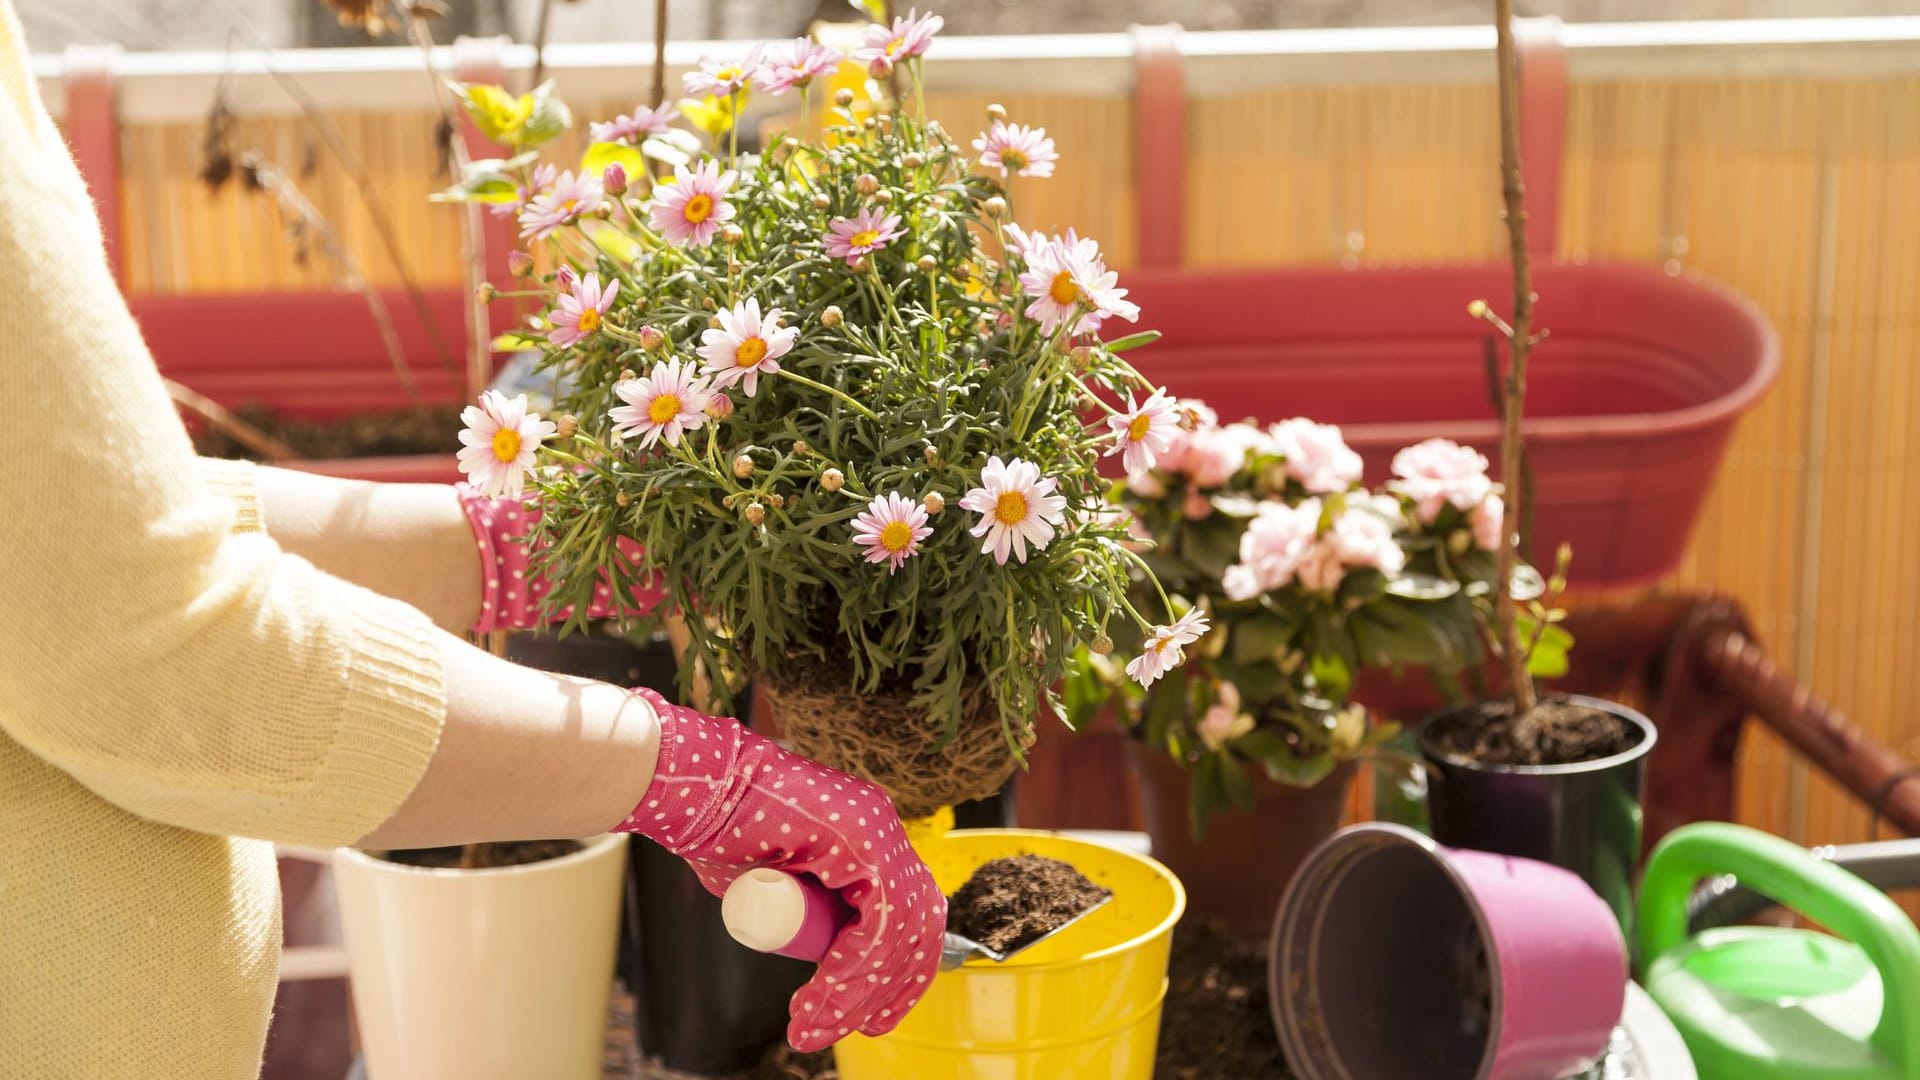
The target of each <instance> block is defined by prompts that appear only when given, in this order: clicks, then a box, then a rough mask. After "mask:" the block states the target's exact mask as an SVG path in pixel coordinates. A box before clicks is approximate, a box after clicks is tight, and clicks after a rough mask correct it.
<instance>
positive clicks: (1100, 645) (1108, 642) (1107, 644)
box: [996, 106, 1113, 656]
mask: <svg viewBox="0 0 1920 1080" xmlns="http://www.w3.org/2000/svg"><path fill="white" fill-rule="evenodd" d="M996 107H997V106H996ZM1002 111H1003V112H1004V111H1005V110H1002ZM1087 648H1089V649H1092V650H1093V654H1094V655H1095V656H1105V655H1107V654H1108V653H1111V652H1112V651H1113V639H1112V638H1110V637H1108V636H1107V635H1105V634H1101V635H1100V636H1099V637H1096V638H1094V639H1093V641H1092V642H1091V643H1090V644H1089V645H1088V646H1087Z"/></svg>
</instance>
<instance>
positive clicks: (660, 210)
mask: <svg viewBox="0 0 1920 1080" xmlns="http://www.w3.org/2000/svg"><path fill="white" fill-rule="evenodd" d="M739 175H740V174H739V173H736V172H734V171H733V170H732V169H728V170H727V171H726V172H721V171H720V163H719V162H717V161H704V162H701V163H700V165H699V166H698V167H696V168H694V169H691V170H689V169H688V168H687V167H686V166H685V165H675V166H674V167H673V183H671V184H662V185H660V186H659V187H656V188H655V189H654V193H653V207H652V208H651V209H650V210H649V211H648V219H649V220H650V221H651V223H652V224H653V227H654V228H655V229H656V230H658V231H659V233H660V235H662V236H664V237H666V238H667V239H668V240H670V241H672V242H674V243H676V244H686V245H687V246H689V247H706V246H707V245H708V244H711V243H713V238H714V236H715V235H717V234H718V233H719V232H720V227H721V226H722V225H725V224H726V223H727V222H729V221H732V220H733V215H734V208H733V204H732V203H730V202H728V201H727V192H728V191H731V190H732V189H733V183H734V181H735V180H737V179H739Z"/></svg>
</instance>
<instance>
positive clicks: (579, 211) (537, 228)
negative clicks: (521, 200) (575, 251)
mask: <svg viewBox="0 0 1920 1080" xmlns="http://www.w3.org/2000/svg"><path fill="white" fill-rule="evenodd" d="M605 204H606V193H605V192H604V191H602V190H601V188H600V178H599V177H597V176H594V175H592V174H591V173H581V174H580V175H579V176H575V175H573V173H572V172H571V171H569V172H563V173H561V174H560V178H559V179H558V180H556V181H554V183H553V187H552V189H550V190H548V191H544V192H542V193H540V194H538V195H535V196H534V197H533V198H531V199H528V200H527V206H526V209H524V210H522V211H520V235H521V236H523V237H531V238H533V239H535V240H538V239H540V238H542V237H546V236H551V235H553V233H554V231H555V230H557V229H559V228H561V227H562V226H565V225H572V224H573V223H574V222H576V221H579V220H580V219H581V218H583V217H586V216H587V215H589V214H593V213H597V212H598V211H599V210H600V207H601V206H603V205H605Z"/></svg>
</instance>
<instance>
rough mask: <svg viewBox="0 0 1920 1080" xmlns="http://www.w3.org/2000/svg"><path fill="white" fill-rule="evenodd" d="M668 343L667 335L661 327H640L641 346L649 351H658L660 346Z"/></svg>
mask: <svg viewBox="0 0 1920 1080" xmlns="http://www.w3.org/2000/svg"><path fill="white" fill-rule="evenodd" d="M666 343H667V335H665V334H663V333H661V332H660V328H659V327H657V326H643V327H641V328H640V347H641V348H643V349H645V350H647V351H648V352H654V351H657V350H658V349H659V348H660V346H662V345H665V344H666Z"/></svg>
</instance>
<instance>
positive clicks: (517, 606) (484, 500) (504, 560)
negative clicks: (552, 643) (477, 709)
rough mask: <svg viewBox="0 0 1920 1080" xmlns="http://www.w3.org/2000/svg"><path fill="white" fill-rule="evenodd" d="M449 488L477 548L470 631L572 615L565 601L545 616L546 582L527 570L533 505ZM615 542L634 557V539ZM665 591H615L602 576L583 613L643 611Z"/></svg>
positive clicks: (534, 624)
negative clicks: (474, 617) (476, 595)
mask: <svg viewBox="0 0 1920 1080" xmlns="http://www.w3.org/2000/svg"><path fill="white" fill-rule="evenodd" d="M453 490H454V493H455V494H457V495H458V496H459V498H460V509H461V510H462V511H464V512H465V513H466V515H467V524H468V525H469V526H470V527H471V528H472V529H473V541H474V543H475V544H476V545H478V546H479V548H480V618H479V621H477V622H475V623H474V624H473V627H472V632H473V633H476V634H484V633H487V632H489V631H492V630H533V629H537V628H539V627H542V626H545V625H546V624H547V623H548V622H550V621H553V622H558V621H561V620H564V619H566V618H567V617H568V616H570V615H572V614H573V609H572V608H571V607H567V608H562V609H560V610H559V611H556V612H554V613H553V614H552V616H551V618H549V616H548V615H547V613H546V611H545V609H544V606H543V605H544V603H545V601H546V599H547V591H548V590H549V589H550V588H551V585H550V583H549V582H548V581H547V580H546V579H545V578H542V577H540V576H539V575H537V574H535V573H534V572H533V570H532V562H533V551H532V549H531V548H529V547H528V546H527V542H526V537H527V534H528V533H530V532H532V531H533V526H534V523H535V521H537V520H538V519H539V516H540V511H539V510H538V509H537V507H536V508H534V509H529V508H528V506H527V503H526V500H525V499H524V498H518V497H511V496H510V497H506V498H494V497H491V496H488V495H483V494H481V493H480V491H479V490H478V489H476V488H474V487H473V486H471V485H469V484H464V483H462V484H455V485H454V486H453ZM616 545H617V546H618V548H619V551H620V554H621V555H622V556H624V557H625V558H626V559H627V560H628V561H629V562H638V561H639V555H640V545H638V544H636V543H634V542H633V541H631V540H628V539H626V538H625V537H621V538H620V539H618V540H617V541H616ZM665 595H666V593H665V592H664V591H663V590H662V589H661V588H660V587H659V586H658V585H655V584H653V583H651V582H649V583H647V584H645V585H642V586H640V587H638V588H635V589H633V590H632V593H631V595H628V596H624V597H618V596H615V595H614V593H613V589H612V587H611V586H610V585H609V584H608V583H607V582H606V581H604V580H603V581H601V582H600V583H599V584H598V585H595V586H594V589H593V600H592V601H591V602H590V603H589V604H588V605H587V617H588V618H593V619H605V618H611V617H613V616H616V615H644V614H646V613H647V612H649V611H652V610H653V608H654V606H655V605H657V604H659V603H660V601H661V599H663V598H664V597H665Z"/></svg>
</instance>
